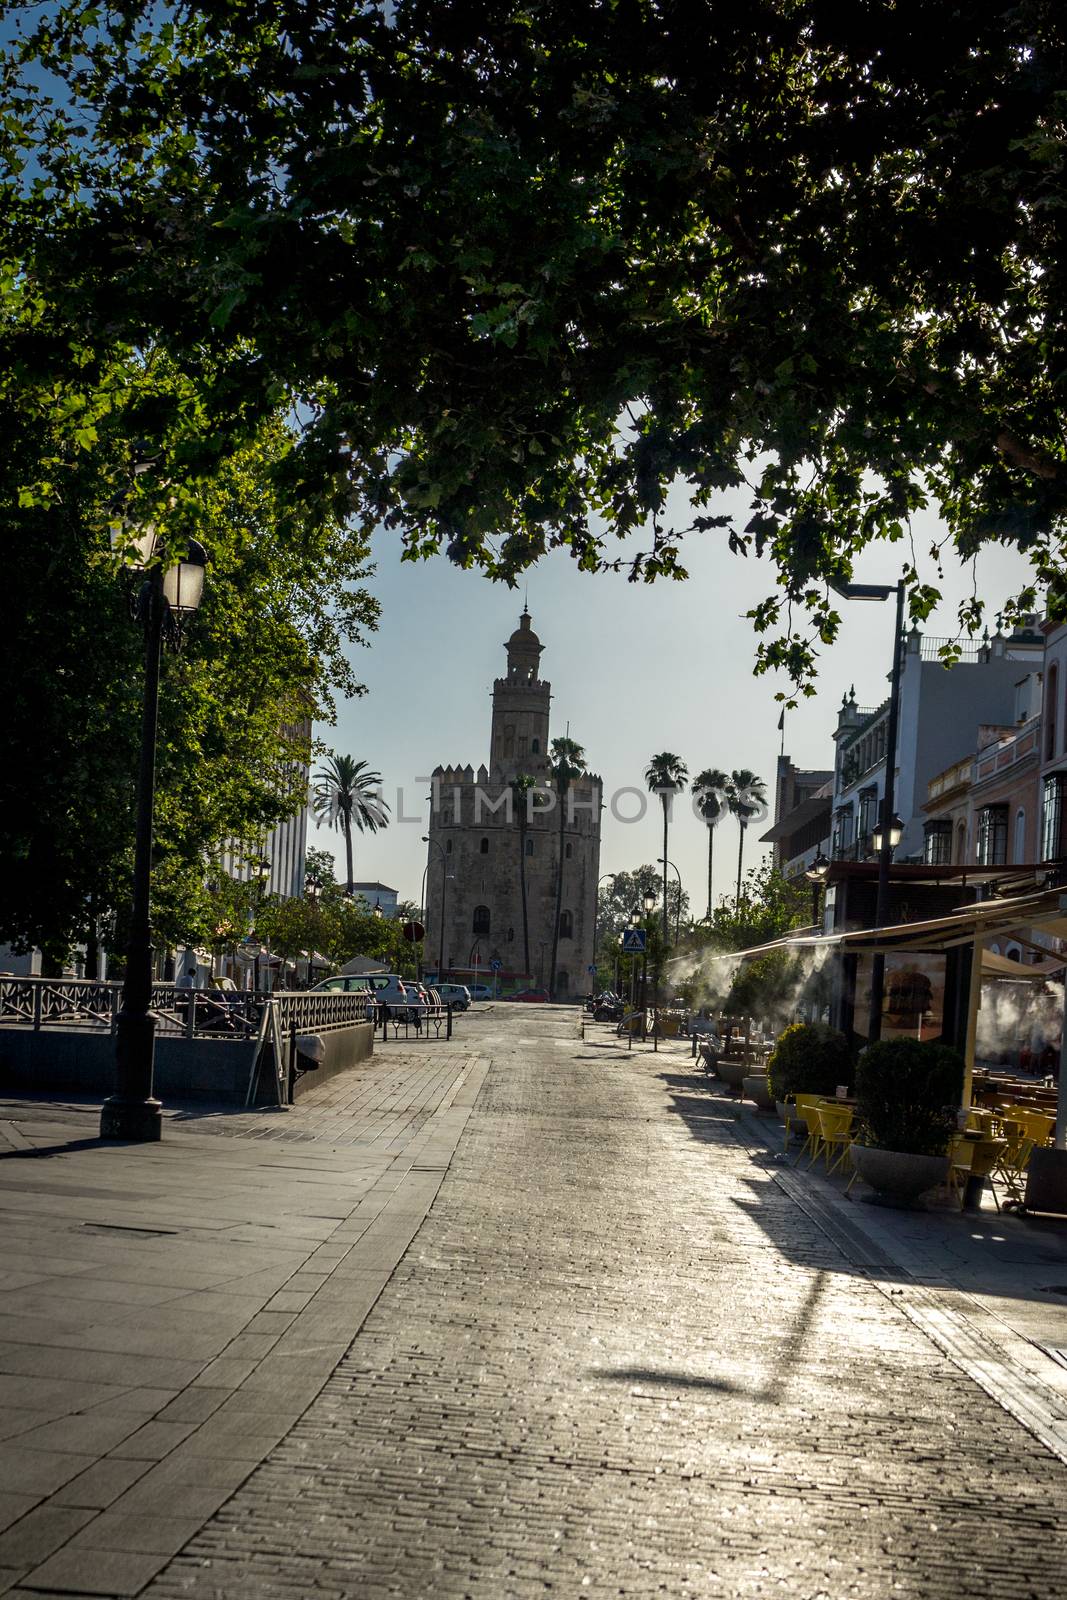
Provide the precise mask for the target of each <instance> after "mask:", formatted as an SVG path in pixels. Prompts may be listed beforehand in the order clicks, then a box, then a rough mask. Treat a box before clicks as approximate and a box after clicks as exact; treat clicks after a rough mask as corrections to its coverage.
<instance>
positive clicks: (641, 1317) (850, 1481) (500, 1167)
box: [146, 1007, 1067, 1600]
mask: <svg viewBox="0 0 1067 1600" xmlns="http://www.w3.org/2000/svg"><path fill="white" fill-rule="evenodd" d="M466 1043H467V1047H468V1048H474V1049H481V1051H483V1052H484V1053H485V1054H489V1055H491V1058H492V1065H491V1069H490V1072H489V1074H488V1076H487V1078H486V1080H485V1083H484V1085H483V1088H482V1091H481V1094H480V1097H479V1099H478V1101H477V1104H476V1106H475V1109H474V1111H473V1113H472V1115H471V1116H470V1118H469V1120H468V1122H467V1124H466V1130H465V1132H464V1134H463V1136H462V1139H461V1141H460V1144H459V1147H458V1149H457V1152H456V1155H455V1157H454V1158H453V1162H452V1166H451V1168H450V1171H449V1174H448V1176H447V1178H446V1179H445V1181H444V1183H443V1185H442V1187H441V1189H440V1191H439V1193H438V1196H437V1199H436V1201H435V1203H434V1205H433V1207H432V1209H431V1211H430V1212H429V1215H428V1216H427V1218H426V1221H425V1222H424V1223H423V1225H422V1227H421V1229H420V1231H419V1232H418V1233H417V1235H416V1236H415V1238H414V1240H413V1242H412V1244H411V1246H410V1247H409V1248H408V1250H407V1253H406V1255H405V1256H404V1257H403V1259H402V1260H401V1262H400V1264H399V1266H398V1267H397V1268H396V1270H395V1271H394V1272H393V1275H392V1277H391V1279H390V1281H389V1283H388V1285H387V1287H386V1289H385V1291H384V1292H383V1294H382V1295H381V1296H380V1298H379V1299H378V1301H377V1303H376V1304H375V1306H374V1309H373V1310H372V1311H371V1313H370V1315H369V1316H368V1318H367V1320H366V1321H365V1323H364V1324H363V1327H362V1330H361V1332H360V1333H359V1336H358V1338H356V1339H355V1340H354V1342H353V1344H352V1345H351V1347H350V1349H349V1350H348V1352H347V1354H346V1355H345V1357H344V1358H343V1360H342V1361H341V1362H340V1364H339V1365H338V1366H337V1368H336V1370H335V1371H334V1372H333V1375H332V1376H331V1377H330V1379H329V1380H328V1382H327V1383H326V1385H325V1387H324V1388H323V1389H322V1390H321V1392H320V1393H319V1395H318V1397H317V1398H316V1399H315V1400H313V1402H312V1403H311V1405H310V1406H309V1407H308V1408H307V1410H306V1411H305V1412H304V1414H303V1415H302V1417H301V1418H300V1420H299V1421H298V1422H297V1423H296V1425H295V1426H294V1427H293V1428H292V1430H291V1431H290V1432H289V1433H288V1435H287V1436H286V1437H285V1438H284V1439H283V1440H282V1441H281V1442H280V1443H279V1444H278V1445H277V1447H276V1448H275V1449H274V1450H273V1451H272V1453H271V1454H270V1455H269V1456H268V1458H267V1459H266V1460H265V1461H264V1462H263V1463H262V1464H261V1465H260V1466H259V1467H258V1469H257V1470H256V1471H255V1472H254V1473H253V1474H252V1476H251V1477H250V1478H249V1479H248V1480H247V1481H246V1483H245V1484H244V1485H243V1487H241V1488H239V1489H238V1490H237V1491H236V1493H235V1494H234V1495H233V1496H232V1498H231V1499H230V1500H229V1501H228V1502H227V1503H226V1504H224V1505H223V1506H222V1507H221V1509H220V1510H219V1511H218V1512H217V1514H216V1515H215V1516H214V1517H213V1518H212V1519H211V1520H210V1521H209V1522H208V1523H207V1524H206V1526H205V1527H204V1528H203V1529H202V1531H201V1532H200V1533H199V1534H198V1535H197V1536H196V1537H195V1538H193V1539H192V1540H191V1541H190V1542H189V1543H188V1544H187V1545H186V1546H185V1548H184V1549H183V1550H182V1551H181V1553H180V1554H178V1555H177V1556H176V1557H175V1559H174V1560H173V1561H172V1562H171V1563H170V1564H169V1566H168V1567H166V1568H165V1569H164V1570H163V1571H162V1572H161V1573H160V1574H159V1576H158V1577H157V1578H156V1579H155V1580H154V1581H153V1582H152V1583H151V1585H150V1586H149V1588H148V1590H147V1591H146V1592H147V1593H148V1594H150V1595H151V1596H153V1597H154V1600H177V1597H178V1596H193V1597H197V1600H199V1597H207V1596H218V1597H223V1596H224V1597H227V1600H244V1597H249V1600H251V1597H253V1596H254V1597H256V1600H264V1597H265V1600H272V1597H282V1596H285V1597H297V1596H308V1595H316V1596H319V1595H322V1596H334V1597H342V1596H344V1597H353V1600H377V1597H384V1596H403V1597H407V1600H411V1597H421V1596H431V1595H432V1596H435V1597H440V1596H448V1597H453V1596H454V1597H461V1596H471V1597H477V1600H482V1597H486V1600H488V1597H493V1600H500V1597H512V1596H514V1597H517V1600H518V1597H527V1596H531V1597H532V1596H544V1595H549V1594H559V1595H564V1596H576V1595H580V1594H590V1595H626V1596H653V1595H655V1596H660V1597H662V1596H667V1597H670V1600H675V1597H678V1600H681V1597H688V1596H692V1597H707V1596H730V1597H749V1596H789V1597H790V1600H843V1597H862V1600H868V1597H869V1600H884V1597H887V1596H901V1597H904V1600H920V1597H934V1596H937V1597H942V1596H944V1597H945V1600H949V1597H951V1600H960V1597H964V1600H966V1597H972V1596H973V1597H975V1600H978V1597H981V1600H1000V1597H1002V1600H1052V1597H1054V1596H1058V1595H1060V1594H1063V1593H1064V1592H1065V1591H1067V1538H1065V1534H1067V1469H1065V1468H1064V1466H1063V1464H1062V1463H1061V1462H1060V1461H1059V1460H1057V1459H1056V1457H1055V1456H1053V1455H1052V1454H1051V1453H1049V1452H1048V1451H1047V1450H1045V1449H1044V1448H1043V1447H1042V1446H1041V1445H1040V1444H1039V1443H1038V1442H1037V1441H1036V1440H1035V1439H1034V1438H1033V1437H1032V1436H1031V1434H1029V1433H1028V1432H1027V1431H1026V1430H1025V1429H1023V1428H1022V1427H1021V1426H1020V1425H1019V1424H1018V1423H1017V1422H1016V1421H1014V1420H1013V1418H1012V1417H1011V1416H1009V1415H1008V1413H1007V1412H1006V1411H1004V1410H1003V1409H1001V1407H1000V1406H998V1405H997V1404H996V1403H995V1402H994V1401H993V1400H992V1399H990V1398H989V1397H988V1396H987V1395H986V1394H985V1393H984V1392H983V1391H982V1390H981V1389H980V1388H979V1387H978V1385H977V1384H976V1383H974V1382H972V1381H971V1380H970V1379H969V1378H968V1377H966V1376H965V1375H964V1374H963V1373H962V1372H961V1371H960V1369H959V1367H958V1366H955V1365H953V1364H952V1362H950V1360H949V1359H948V1358H947V1357H946V1356H945V1355H943V1354H942V1353H941V1352H940V1350H939V1349H938V1348H937V1346H936V1345H935V1344H934V1343H933V1342H932V1341H931V1339H930V1338H929V1337H927V1335H926V1334H925V1333H924V1332H923V1331H922V1329H921V1328H919V1327H917V1326H916V1324H915V1323H914V1321H912V1320H909V1319H908V1318H907V1317H905V1316H904V1315H902V1314H901V1313H900V1312H899V1311H898V1310H897V1308H896V1306H895V1305H894V1303H893V1300H892V1298H891V1295H890V1293H888V1292H883V1291H882V1290H880V1289H879V1288H878V1287H877V1286H876V1285H875V1284H874V1283H872V1282H871V1281H869V1280H868V1279H867V1278H866V1277H865V1276H864V1275H863V1274H862V1272H859V1271H857V1270H856V1269H855V1268H853V1267H851V1266H850V1263H849V1260H848V1259H847V1258H846V1256H845V1255H843V1254H842V1253H841V1252H840V1251H839V1249H838V1248H837V1247H836V1245H835V1244H834V1243H833V1241H832V1240H831V1238H830V1237H829V1236H828V1235H827V1233H826V1231H825V1230H823V1229H821V1228H820V1227H819V1226H818V1225H817V1223H816V1222H815V1221H814V1220H813V1219H812V1217H811V1216H810V1215H809V1214H808V1213H807V1212H805V1211H804V1210H802V1209H801V1208H800V1207H799V1206H798V1205H797V1204H796V1203H795V1202H794V1200H793V1199H791V1198H790V1196H789V1194H788V1193H787V1192H786V1190H785V1189H784V1188H783V1187H782V1186H781V1185H780V1184H778V1183H776V1182H775V1181H774V1172H773V1168H771V1167H770V1165H769V1160H768V1157H767V1155H766V1153H761V1152H758V1151H750V1150H749V1149H747V1148H746V1147H745V1144H744V1142H743V1141H742V1140H739V1139H738V1137H737V1136H736V1131H735V1127H736V1125H735V1123H734V1121H733V1120H732V1113H731V1111H730V1109H729V1107H727V1106H725V1105H724V1104H723V1103H721V1102H716V1101H714V1100H712V1099H711V1098H710V1097H709V1096H708V1094H707V1093H706V1091H705V1089H704V1086H703V1084H702V1081H701V1080H699V1079H698V1077H697V1076H696V1075H695V1074H693V1073H691V1071H690V1068H689V1064H688V1063H687V1062H685V1061H684V1060H681V1059H680V1058H679V1057H678V1056H675V1057H674V1058H673V1059H665V1058H664V1057H663V1056H659V1057H656V1056H652V1055H650V1054H644V1053H639V1052H636V1051H635V1052H633V1053H632V1054H628V1053H626V1052H624V1051H620V1050H619V1049H618V1048H617V1046H616V1045H615V1043H614V1041H613V1040H611V1039H610V1038H609V1036H608V1035H607V1034H606V1033H601V1034H599V1035H598V1036H597V1037H595V1038H591V1039H590V1040H589V1041H588V1042H584V1041H579V1040H578V1039H577V1037H576V1034H575V1029H574V1024H573V1016H570V1017H568V1016H567V1015H566V1014H565V1013H562V1012H559V1011H556V1012H553V1011H551V1010H549V1009H547V1008H546V1009H544V1010H540V1009H537V1008H533V1007H531V1008H528V1010H526V1011H524V1012H523V1013H522V1014H521V1016H520V1015H516V1013H514V1012H511V1013H507V1014H506V1015H504V1014H502V1011H501V1009H497V1010H496V1011H495V1012H493V1013H491V1014H490V1015H488V1016H487V1017H484V1018H483V1019H481V1020H480V1021H479V1022H477V1023H473V1024H472V1025H471V1027H470V1029H469V1030H468V1035H467V1041H466ZM1065 1342H1067V1341H1065Z"/></svg>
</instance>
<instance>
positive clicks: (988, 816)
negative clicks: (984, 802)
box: [978, 806, 1008, 867]
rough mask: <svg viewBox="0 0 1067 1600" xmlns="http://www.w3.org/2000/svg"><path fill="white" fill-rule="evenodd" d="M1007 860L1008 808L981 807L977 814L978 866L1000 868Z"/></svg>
mask: <svg viewBox="0 0 1067 1600" xmlns="http://www.w3.org/2000/svg"><path fill="white" fill-rule="evenodd" d="M1007 859H1008V808H1007V806H983V807H982V809H981V811H979V813H978V865H979V866H980V867H1002V866H1004V864H1005V863H1006V862H1007Z"/></svg>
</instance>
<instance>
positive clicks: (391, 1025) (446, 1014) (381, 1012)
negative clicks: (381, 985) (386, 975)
mask: <svg viewBox="0 0 1067 1600" xmlns="http://www.w3.org/2000/svg"><path fill="white" fill-rule="evenodd" d="M378 1032H379V1035H380V1037H381V1038H382V1040H383V1041H384V1040H386V1039H389V1038H392V1039H399V1038H401V1037H403V1038H405V1039H451V1037H452V1007H451V1006H450V1005H447V1006H442V1005H437V1006H432V1005H431V1006H401V1007H387V1006H380V1007H379V1009H378Z"/></svg>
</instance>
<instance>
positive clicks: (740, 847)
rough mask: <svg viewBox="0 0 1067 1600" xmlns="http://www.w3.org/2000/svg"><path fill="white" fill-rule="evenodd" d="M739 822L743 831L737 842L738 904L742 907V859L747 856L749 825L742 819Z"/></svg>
mask: <svg viewBox="0 0 1067 1600" xmlns="http://www.w3.org/2000/svg"><path fill="white" fill-rule="evenodd" d="M737 820H738V823H739V825H740V829H741V832H740V836H739V838H738V841H737V903H738V904H739V905H740V903H741V861H742V858H743V856H744V854H745V829H746V828H747V827H748V823H747V822H745V821H743V819H742V818H740V817H739V818H738V819H737Z"/></svg>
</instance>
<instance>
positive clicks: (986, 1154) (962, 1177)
mask: <svg viewBox="0 0 1067 1600" xmlns="http://www.w3.org/2000/svg"><path fill="white" fill-rule="evenodd" d="M1005 1142H1006V1141H1005V1140H1003V1139H987V1138H984V1137H979V1138H977V1139H975V1138H968V1137H967V1135H966V1134H965V1133H957V1134H956V1135H955V1136H954V1137H953V1139H952V1143H951V1144H950V1146H949V1162H948V1187H949V1193H950V1194H954V1195H955V1196H956V1198H957V1200H958V1201H959V1203H960V1210H961V1211H962V1210H963V1201H964V1191H965V1189H966V1187H967V1180H968V1179H969V1178H985V1179H986V1180H987V1181H988V1183H989V1192H990V1194H991V1195H992V1196H993V1204H994V1205H995V1206H996V1208H997V1210H998V1211H999V1210H1000V1201H999V1200H998V1198H997V1190H996V1185H995V1184H994V1182H993V1173H994V1170H995V1169H996V1166H997V1163H998V1162H999V1160H1000V1157H1001V1152H1002V1151H1003V1149H1004V1146H1005Z"/></svg>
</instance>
